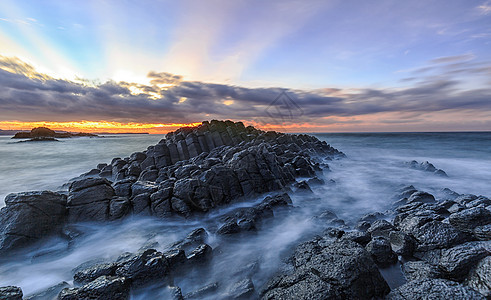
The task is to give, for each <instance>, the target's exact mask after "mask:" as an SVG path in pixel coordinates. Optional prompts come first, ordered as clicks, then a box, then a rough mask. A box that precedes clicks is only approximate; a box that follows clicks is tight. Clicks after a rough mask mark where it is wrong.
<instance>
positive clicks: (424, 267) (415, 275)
mask: <svg viewBox="0 0 491 300" xmlns="http://www.w3.org/2000/svg"><path fill="white" fill-rule="evenodd" d="M402 271H403V273H404V276H405V277H406V279H407V281H413V280H426V279H436V278H443V274H442V271H441V270H440V269H439V268H438V267H437V266H434V265H432V264H429V263H427V262H425V261H421V260H418V261H405V262H404V263H403V264H402Z"/></svg>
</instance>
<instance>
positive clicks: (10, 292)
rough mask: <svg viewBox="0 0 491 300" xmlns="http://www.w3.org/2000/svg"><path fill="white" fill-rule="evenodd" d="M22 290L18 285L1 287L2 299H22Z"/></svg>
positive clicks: (0, 297)
mask: <svg viewBox="0 0 491 300" xmlns="http://www.w3.org/2000/svg"><path fill="white" fill-rule="evenodd" d="M22 296H23V294H22V290H21V289H20V287H16V286H5V287H0V299H2V300H22Z"/></svg>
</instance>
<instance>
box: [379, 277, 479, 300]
mask: <svg viewBox="0 0 491 300" xmlns="http://www.w3.org/2000/svg"><path fill="white" fill-rule="evenodd" d="M423 295H424V296H423ZM386 299H388V300H407V299H435V300H440V299H441V300H461V299H467V300H484V299H485V298H484V297H483V296H482V295H481V294H479V293H478V292H476V291H474V290H473V289H471V288H468V287H466V286H464V285H462V284H460V283H457V282H455V281H450V280H446V279H427V280H413V281H409V282H408V283H406V284H404V285H401V286H400V287H397V288H395V289H393V290H392V291H391V292H390V294H389V295H387V297H386Z"/></svg>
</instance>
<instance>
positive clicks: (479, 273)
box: [464, 256, 491, 299]
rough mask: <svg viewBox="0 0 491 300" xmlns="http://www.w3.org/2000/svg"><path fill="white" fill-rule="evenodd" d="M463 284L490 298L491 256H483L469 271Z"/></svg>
mask: <svg viewBox="0 0 491 300" xmlns="http://www.w3.org/2000/svg"><path fill="white" fill-rule="evenodd" d="M464 284H465V285H467V286H469V287H470V288H473V289H474V290H476V291H478V292H479V293H481V294H482V295H483V296H484V297H486V298H488V299H490V298H491V256H487V257H485V258H483V259H482V260H481V261H480V262H479V263H478V264H477V265H476V266H475V267H474V268H473V269H472V270H471V271H470V273H469V275H468V276H467V278H466V279H465V282H464Z"/></svg>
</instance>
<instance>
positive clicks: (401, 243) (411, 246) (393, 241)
mask: <svg viewBox="0 0 491 300" xmlns="http://www.w3.org/2000/svg"><path fill="white" fill-rule="evenodd" d="M389 241H390V245H391V247H392V250H394V252H395V253H396V254H398V255H401V256H403V257H409V256H411V255H412V254H413V252H414V250H415V249H416V240H415V239H414V238H413V237H412V236H411V235H409V234H406V233H404V232H401V231H391V232H390V234H389Z"/></svg>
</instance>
